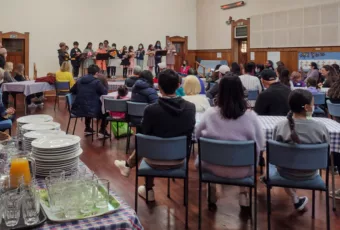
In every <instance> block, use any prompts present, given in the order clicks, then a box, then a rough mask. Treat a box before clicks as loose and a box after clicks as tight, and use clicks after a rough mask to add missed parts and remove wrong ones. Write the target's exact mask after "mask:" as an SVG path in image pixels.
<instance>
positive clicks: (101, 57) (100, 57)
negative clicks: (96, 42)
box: [96, 53, 110, 61]
mask: <svg viewBox="0 0 340 230" xmlns="http://www.w3.org/2000/svg"><path fill="white" fill-rule="evenodd" d="M109 57H110V55H109V54H108V53H103V54H97V55H96V60H102V61H104V60H105V61H106V60H108V59H109Z"/></svg>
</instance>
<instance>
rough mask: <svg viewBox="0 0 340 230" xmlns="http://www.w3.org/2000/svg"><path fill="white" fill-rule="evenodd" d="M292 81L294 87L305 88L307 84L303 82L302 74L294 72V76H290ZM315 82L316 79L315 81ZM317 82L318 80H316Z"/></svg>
mask: <svg viewBox="0 0 340 230" xmlns="http://www.w3.org/2000/svg"><path fill="white" fill-rule="evenodd" d="M290 79H291V81H292V82H293V86H294V87H305V86H306V84H305V82H304V81H303V80H302V76H301V73H299V72H297V71H294V72H293V73H292V75H290ZM313 79H314V78H313ZM314 80H315V79H314ZM315 81H316V80H315Z"/></svg>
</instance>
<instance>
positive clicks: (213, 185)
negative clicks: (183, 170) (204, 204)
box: [207, 184, 217, 204]
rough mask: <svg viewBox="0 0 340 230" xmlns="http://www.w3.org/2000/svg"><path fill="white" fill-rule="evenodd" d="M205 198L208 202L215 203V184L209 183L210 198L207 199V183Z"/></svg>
mask: <svg viewBox="0 0 340 230" xmlns="http://www.w3.org/2000/svg"><path fill="white" fill-rule="evenodd" d="M207 200H208V203H209V204H216V202H217V194H216V184H210V200H209V186H208V184H207Z"/></svg>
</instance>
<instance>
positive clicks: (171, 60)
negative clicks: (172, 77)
mask: <svg viewBox="0 0 340 230" xmlns="http://www.w3.org/2000/svg"><path fill="white" fill-rule="evenodd" d="M166 50H167V53H166V66H167V68H168V69H172V70H174V69H175V55H176V47H175V46H174V45H173V44H172V42H171V41H168V43H167V46H166Z"/></svg>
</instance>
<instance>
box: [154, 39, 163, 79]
mask: <svg viewBox="0 0 340 230" xmlns="http://www.w3.org/2000/svg"><path fill="white" fill-rule="evenodd" d="M159 50H162V46H161V42H160V41H157V42H156V44H155V51H159ZM161 62H162V55H155V73H156V76H157V75H158V73H159V72H160V71H159V68H158V64H159V63H161Z"/></svg>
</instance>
